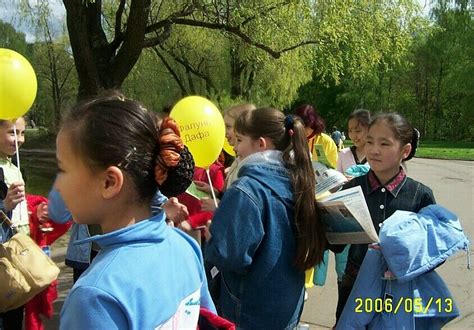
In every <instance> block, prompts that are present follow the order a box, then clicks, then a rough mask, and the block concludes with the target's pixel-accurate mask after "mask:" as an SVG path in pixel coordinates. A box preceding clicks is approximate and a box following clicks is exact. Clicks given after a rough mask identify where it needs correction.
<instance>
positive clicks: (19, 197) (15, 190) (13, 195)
mask: <svg viewBox="0 0 474 330" xmlns="http://www.w3.org/2000/svg"><path fill="white" fill-rule="evenodd" d="M24 200H25V184H24V183H23V182H20V181H19V182H13V183H12V184H11V185H10V187H8V191H7V195H6V196H5V200H4V202H3V204H4V205H5V209H6V210H7V211H8V212H9V211H11V210H13V209H14V208H15V207H16V206H17V205H18V204H19V203H21V202H23V201H24Z"/></svg>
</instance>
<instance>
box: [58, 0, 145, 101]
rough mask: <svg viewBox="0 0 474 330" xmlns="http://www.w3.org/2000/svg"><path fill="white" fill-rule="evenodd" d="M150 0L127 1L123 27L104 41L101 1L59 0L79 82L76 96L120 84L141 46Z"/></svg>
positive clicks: (134, 61) (82, 95)
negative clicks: (61, 3)
mask: <svg viewBox="0 0 474 330" xmlns="http://www.w3.org/2000/svg"><path fill="white" fill-rule="evenodd" d="M150 1H151V0H134V1H131V3H130V11H129V15H128V19H127V24H126V30H125V31H123V32H121V33H120V35H119V36H116V40H115V39H114V42H111V43H108V41H107V38H106V35H105V33H104V31H103V28H102V14H101V8H102V1H101V0H95V1H87V0H86V1H85V0H63V2H64V5H65V7H66V13H67V28H68V31H69V38H70V42H71V47H72V51H73V54H74V62H75V64H76V70H77V75H78V78H79V82H80V83H79V91H78V96H77V98H78V99H84V98H88V97H91V96H95V95H97V94H99V93H100V92H101V91H102V90H104V89H109V88H115V89H120V88H121V87H122V84H123V82H124V80H125V78H126V77H127V75H128V74H129V73H130V71H131V70H132V68H133V66H134V65H135V63H136V62H137V61H138V58H139V57H140V54H141V52H142V49H143V45H144V38H145V29H146V25H147V21H148V13H149V11H150Z"/></svg>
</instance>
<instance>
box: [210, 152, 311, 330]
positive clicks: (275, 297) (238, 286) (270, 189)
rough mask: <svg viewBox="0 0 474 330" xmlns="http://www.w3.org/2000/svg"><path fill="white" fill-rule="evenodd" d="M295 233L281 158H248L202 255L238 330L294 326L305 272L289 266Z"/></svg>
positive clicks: (270, 155)
mask: <svg viewBox="0 0 474 330" xmlns="http://www.w3.org/2000/svg"><path fill="white" fill-rule="evenodd" d="M294 231H295V224H294V202H293V188H292V185H291V182H290V178H289V175H288V171H287V170H286V168H285V167H284V165H283V161H282V158H281V152H279V151H275V150H269V151H264V152H260V153H255V154H252V155H250V156H248V157H247V158H245V159H244V160H243V161H242V162H241V163H240V169H239V178H238V180H237V181H235V182H234V183H233V184H232V186H231V187H230V188H229V189H228V190H227V191H226V193H225V194H224V197H223V199H222V201H221V203H220V205H219V208H218V209H217V211H216V213H215V214H214V218H213V221H212V225H211V227H210V232H211V239H210V240H209V241H208V244H207V246H206V250H205V258H206V259H207V260H208V261H209V262H210V263H211V264H213V265H215V266H216V267H217V268H218V269H219V270H220V271H221V274H222V280H221V284H222V288H221V296H220V304H221V310H222V315H223V317H225V318H227V319H229V320H231V321H232V322H234V323H235V324H236V326H237V327H238V328H242V329H284V328H291V327H293V326H295V325H296V324H297V321H298V319H299V315H300V312H301V310H302V307H303V293H304V272H302V271H299V270H297V269H296V268H295V267H294V266H293V263H294V258H295V253H296V240H295V237H294Z"/></svg>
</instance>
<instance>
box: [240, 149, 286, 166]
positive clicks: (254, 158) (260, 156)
mask: <svg viewBox="0 0 474 330" xmlns="http://www.w3.org/2000/svg"><path fill="white" fill-rule="evenodd" d="M260 163H265V164H268V165H276V166H280V165H281V164H282V163H283V156H282V152H281V151H279V150H265V151H261V152H256V153H253V154H251V155H249V156H247V157H245V158H244V159H243V160H242V161H241V162H240V163H239V169H240V168H241V167H242V166H244V165H250V164H260Z"/></svg>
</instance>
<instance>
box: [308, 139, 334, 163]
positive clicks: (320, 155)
mask: <svg viewBox="0 0 474 330" xmlns="http://www.w3.org/2000/svg"><path fill="white" fill-rule="evenodd" d="M312 156H313V157H316V159H313V161H318V162H320V163H321V164H324V165H326V166H327V167H329V168H332V166H331V164H330V163H329V160H328V158H327V157H326V153H325V152H324V148H323V145H322V144H315V145H314V146H313V153H312Z"/></svg>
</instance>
